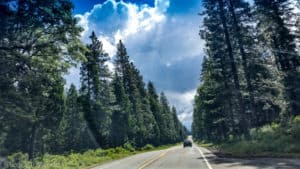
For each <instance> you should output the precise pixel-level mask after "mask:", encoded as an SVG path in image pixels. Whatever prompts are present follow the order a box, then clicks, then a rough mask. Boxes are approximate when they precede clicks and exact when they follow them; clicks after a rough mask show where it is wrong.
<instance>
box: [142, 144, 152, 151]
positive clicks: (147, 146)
mask: <svg viewBox="0 0 300 169" xmlns="http://www.w3.org/2000/svg"><path fill="white" fill-rule="evenodd" d="M152 149H154V146H153V145H151V144H147V145H145V146H144V147H142V148H141V150H142V151H145V150H152Z"/></svg>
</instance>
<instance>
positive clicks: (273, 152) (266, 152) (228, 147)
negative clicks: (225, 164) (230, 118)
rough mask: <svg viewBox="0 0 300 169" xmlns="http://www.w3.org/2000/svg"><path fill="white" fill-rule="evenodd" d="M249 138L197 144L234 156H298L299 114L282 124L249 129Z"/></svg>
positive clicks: (217, 152)
mask: <svg viewBox="0 0 300 169" xmlns="http://www.w3.org/2000/svg"><path fill="white" fill-rule="evenodd" d="M250 136H251V139H249V140H247V139H245V138H244V137H242V138H234V137H231V138H230V139H229V140H228V141H226V142H225V143H217V142H216V143H208V142H206V141H202V142H200V143H199V144H200V145H201V146H203V147H207V148H210V149H211V150H212V151H213V152H215V153H216V154H217V155H221V156H234V157H297V158H299V157H300V142H299V140H300V116H297V117H296V118H294V119H293V120H291V121H290V122H289V123H288V124H286V125H282V124H279V123H273V124H271V125H265V126H263V127H260V128H254V129H251V130H250Z"/></svg>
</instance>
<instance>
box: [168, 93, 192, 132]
mask: <svg viewBox="0 0 300 169" xmlns="http://www.w3.org/2000/svg"><path fill="white" fill-rule="evenodd" d="M165 94H166V96H167V97H168V99H169V101H170V104H171V105H174V106H175V107H176V109H177V111H178V118H179V120H180V121H181V122H182V123H183V124H185V125H186V126H187V127H188V128H190V127H191V126H190V124H191V123H192V120H193V103H194V97H195V94H196V89H193V90H190V91H187V92H183V93H180V92H176V91H166V92H165Z"/></svg>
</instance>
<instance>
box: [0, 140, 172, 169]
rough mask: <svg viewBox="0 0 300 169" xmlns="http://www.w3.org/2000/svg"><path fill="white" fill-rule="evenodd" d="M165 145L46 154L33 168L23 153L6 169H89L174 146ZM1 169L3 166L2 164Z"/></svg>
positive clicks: (8, 164)
mask: <svg viewBox="0 0 300 169" xmlns="http://www.w3.org/2000/svg"><path fill="white" fill-rule="evenodd" d="M174 145H175V144H171V145H164V146H159V147H154V146H153V145H150V144H147V145H145V146H144V147H142V148H140V149H134V148H133V147H132V146H131V145H124V146H123V147H117V148H110V149H96V150H88V151H86V152H84V153H69V154H66V155H50V154H45V155H43V156H42V157H39V158H36V159H35V165H34V166H33V165H32V163H31V162H30V161H28V155H27V154H23V153H15V154H12V155H11V156H9V157H8V158H7V160H6V162H5V163H3V168H4V169H89V168H93V167H95V166H98V165H101V164H103V163H106V162H109V161H112V160H117V159H121V158H125V157H128V156H131V155H135V154H139V153H143V152H148V151H154V150H162V149H167V148H169V147H172V146H174ZM0 168H1V164H0Z"/></svg>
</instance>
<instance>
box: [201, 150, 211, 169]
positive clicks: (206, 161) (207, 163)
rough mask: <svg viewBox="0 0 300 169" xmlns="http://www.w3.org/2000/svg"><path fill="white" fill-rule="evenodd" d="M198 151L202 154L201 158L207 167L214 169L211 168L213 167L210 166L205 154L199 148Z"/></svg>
mask: <svg viewBox="0 0 300 169" xmlns="http://www.w3.org/2000/svg"><path fill="white" fill-rule="evenodd" d="M197 150H198V151H199V152H200V154H201V156H202V157H203V159H204V161H205V163H206V165H207V167H208V168H209V169H213V168H212V167H211V165H210V164H209V162H208V160H207V159H206V157H205V155H204V154H203V152H202V151H201V150H200V148H199V147H197Z"/></svg>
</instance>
